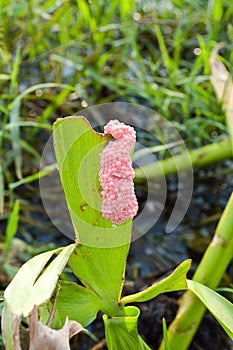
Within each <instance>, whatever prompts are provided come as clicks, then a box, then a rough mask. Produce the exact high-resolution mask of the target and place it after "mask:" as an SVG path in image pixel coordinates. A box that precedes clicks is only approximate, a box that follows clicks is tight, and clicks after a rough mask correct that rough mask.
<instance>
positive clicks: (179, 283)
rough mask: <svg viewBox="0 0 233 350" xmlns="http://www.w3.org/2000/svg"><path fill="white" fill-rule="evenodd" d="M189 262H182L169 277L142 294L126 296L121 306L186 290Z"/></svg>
mask: <svg viewBox="0 0 233 350" xmlns="http://www.w3.org/2000/svg"><path fill="white" fill-rule="evenodd" d="M190 265H191V260H185V261H183V262H182V263H181V264H180V265H179V266H178V267H177V268H176V269H175V270H174V271H173V273H172V274H171V275H169V276H168V277H166V278H164V279H163V280H161V281H159V282H157V283H155V284H153V285H152V286H150V287H149V288H147V289H145V290H143V291H142V292H139V293H136V294H132V295H127V296H125V297H123V298H122V299H121V301H120V303H121V304H128V303H132V302H143V301H147V300H151V299H153V298H155V297H156V296H157V295H159V294H161V293H165V292H173V291H176V290H186V289H187V282H186V274H187V272H188V270H189V268H190Z"/></svg>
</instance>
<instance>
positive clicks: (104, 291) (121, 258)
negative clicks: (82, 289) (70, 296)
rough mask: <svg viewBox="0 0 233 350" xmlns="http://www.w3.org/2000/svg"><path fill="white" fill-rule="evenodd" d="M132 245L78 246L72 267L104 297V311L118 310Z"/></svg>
mask: <svg viewBox="0 0 233 350" xmlns="http://www.w3.org/2000/svg"><path fill="white" fill-rule="evenodd" d="M128 250H129V245H124V246H121V247H114V248H95V247H87V246H78V247H77V248H76V249H75V250H74V252H73V254H72V255H71V257H70V260H69V266H70V267H71V269H72V271H73V272H74V274H75V275H76V276H77V277H78V278H79V279H80V280H81V281H82V283H83V284H84V285H85V286H86V287H87V288H88V289H91V290H92V291H94V292H95V294H96V295H98V296H99V297H100V298H101V299H102V305H101V310H102V311H103V312H105V313H107V314H108V315H114V314H115V313H116V312H118V309H119V306H118V302H119V299H120V295H121V291H122V287H123V281H124V278H123V276H124V273H125V261H126V257H127V254H128Z"/></svg>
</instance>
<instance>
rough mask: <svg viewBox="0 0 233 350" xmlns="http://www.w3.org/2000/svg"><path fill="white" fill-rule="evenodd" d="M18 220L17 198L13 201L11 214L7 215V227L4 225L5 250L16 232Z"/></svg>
mask: <svg viewBox="0 0 233 350" xmlns="http://www.w3.org/2000/svg"><path fill="white" fill-rule="evenodd" d="M18 221H19V200H16V201H15V204H14V208H13V210H12V213H11V215H10V216H9V219H8V222H7V227H6V240H5V250H6V252H8V251H9V249H10V246H11V242H12V239H13V237H14V235H15V234H16V231H17V228H18Z"/></svg>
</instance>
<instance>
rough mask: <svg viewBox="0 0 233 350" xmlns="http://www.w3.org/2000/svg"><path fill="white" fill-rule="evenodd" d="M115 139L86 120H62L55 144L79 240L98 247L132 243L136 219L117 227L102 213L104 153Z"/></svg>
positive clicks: (60, 120) (80, 118)
mask: <svg viewBox="0 0 233 350" xmlns="http://www.w3.org/2000/svg"><path fill="white" fill-rule="evenodd" d="M110 139H111V136H109V135H104V134H99V133H97V132H95V131H94V130H93V129H92V128H91V126H90V124H89V123H88V121H87V120H86V119H85V118H84V117H76V116H72V117H67V118H63V119H58V120H57V122H56V123H55V124H54V144H55V153H56V158H57V161H58V168H59V172H60V177H61V182H62V186H63V189H64V192H65V196H66V200H67V204H68V208H69V211H70V215H71V219H72V222H73V225H74V229H75V234H76V237H77V241H79V242H81V243H82V244H85V245H89V246H95V247H114V246H119V245H124V244H127V243H128V242H129V237H130V233H131V227H132V220H128V221H127V222H126V223H124V224H121V225H114V224H112V222H111V221H109V220H107V219H105V218H104V217H103V216H102V214H101V203H102V197H101V195H100V192H101V187H100V182H99V175H98V174H99V169H100V153H101V152H102V151H103V149H104V147H105V146H106V141H108V140H110Z"/></svg>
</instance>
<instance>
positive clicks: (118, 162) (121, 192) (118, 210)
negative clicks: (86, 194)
mask: <svg viewBox="0 0 233 350" xmlns="http://www.w3.org/2000/svg"><path fill="white" fill-rule="evenodd" d="M104 131H105V133H106V134H110V135H112V136H113V137H114V138H115V140H114V141H110V142H109V143H108V144H107V146H106V147H105V149H104V150H103V152H102V153H101V154H100V173H99V176H100V183H101V186H102V192H101V195H102V197H103V201H102V215H103V216H104V217H105V218H106V219H108V220H110V221H112V223H114V224H121V223H123V222H125V221H127V220H129V219H132V218H133V217H134V216H135V215H136V214H137V211H138V202H137V199H136V196H135V193H134V183H133V178H134V170H133V168H132V162H131V158H130V152H131V150H132V148H133V147H134V144H135V141H136V132H135V130H134V128H133V127H131V126H129V125H125V124H124V123H121V122H119V121H118V120H111V121H110V122H109V123H108V124H107V125H106V126H105V128H104Z"/></svg>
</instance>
